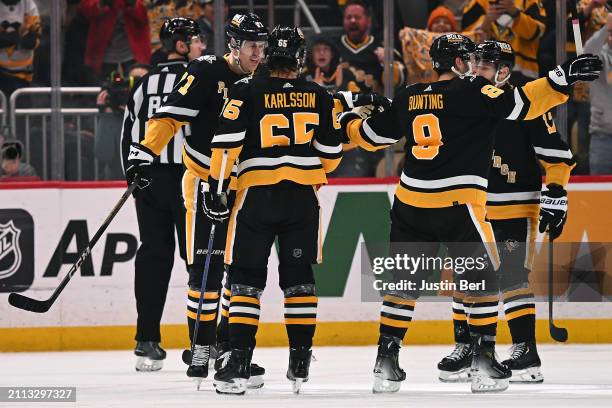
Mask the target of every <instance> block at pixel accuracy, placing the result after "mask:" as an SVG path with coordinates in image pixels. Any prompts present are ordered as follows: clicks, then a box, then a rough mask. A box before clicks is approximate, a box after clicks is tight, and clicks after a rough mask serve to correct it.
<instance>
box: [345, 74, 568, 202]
mask: <svg viewBox="0 0 612 408" xmlns="http://www.w3.org/2000/svg"><path fill="white" fill-rule="evenodd" d="M566 100H567V95H565V94H562V93H560V92H557V91H555V90H554V89H553V88H552V87H551V86H550V85H549V83H548V80H547V79H546V78H541V79H538V80H536V81H532V82H529V83H528V84H526V85H525V86H523V87H520V88H515V89H514V90H512V91H504V90H502V89H499V88H496V87H495V86H493V85H491V84H490V83H489V82H488V81H487V80H486V79H484V78H482V77H469V78H454V79H451V80H444V81H438V82H434V83H431V84H415V85H412V86H410V87H407V88H403V89H401V90H400V91H399V92H398V93H397V94H396V97H395V99H394V100H393V104H392V107H391V109H389V110H387V111H385V112H383V113H381V114H378V115H375V116H372V117H370V118H368V119H366V120H361V119H355V120H352V121H350V122H349V124H348V125H347V129H346V132H347V134H348V136H349V138H350V139H351V141H353V142H355V143H357V144H358V145H359V146H361V147H363V148H365V149H366V150H378V149H381V148H384V147H386V146H389V145H391V144H393V143H395V142H397V141H398V140H400V139H401V138H402V137H406V148H405V154H406V156H405V158H406V160H405V166H404V170H403V172H402V175H401V179H400V184H399V186H398V188H397V190H396V197H397V198H398V199H399V200H401V201H402V202H404V203H406V204H409V205H412V206H415V207H426V208H441V207H450V206H453V205H457V204H464V203H471V204H475V205H479V206H482V207H484V206H485V203H486V190H487V177H488V174H489V168H490V166H491V164H490V160H491V157H492V153H493V135H494V130H495V127H496V125H497V122H498V121H499V120H500V119H504V118H505V119H510V120H518V119H533V118H535V117H538V116H540V115H542V114H543V113H545V112H546V111H547V110H548V109H550V108H552V107H553V106H556V105H558V104H561V103H563V102H565V101H566Z"/></svg>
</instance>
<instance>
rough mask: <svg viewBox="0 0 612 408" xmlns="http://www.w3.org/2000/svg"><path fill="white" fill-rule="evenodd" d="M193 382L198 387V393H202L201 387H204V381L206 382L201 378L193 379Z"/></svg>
mask: <svg viewBox="0 0 612 408" xmlns="http://www.w3.org/2000/svg"><path fill="white" fill-rule="evenodd" d="M192 380H193V382H194V383H195V385H196V391H200V386H201V385H202V381H204V379H203V378H199V377H192Z"/></svg>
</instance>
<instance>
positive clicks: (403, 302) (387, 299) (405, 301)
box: [383, 295, 416, 307]
mask: <svg viewBox="0 0 612 408" xmlns="http://www.w3.org/2000/svg"><path fill="white" fill-rule="evenodd" d="M383 302H393V303H395V304H398V305H408V306H412V307H414V306H415V305H416V302H415V301H414V300H408V299H402V298H400V297H397V296H391V295H385V297H384V298H383Z"/></svg>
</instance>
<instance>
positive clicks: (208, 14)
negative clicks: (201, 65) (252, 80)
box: [195, 0, 229, 54]
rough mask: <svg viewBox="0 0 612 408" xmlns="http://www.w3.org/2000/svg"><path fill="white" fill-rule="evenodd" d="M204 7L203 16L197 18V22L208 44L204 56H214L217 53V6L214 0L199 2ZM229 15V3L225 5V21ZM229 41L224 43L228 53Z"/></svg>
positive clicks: (201, 0)
mask: <svg viewBox="0 0 612 408" xmlns="http://www.w3.org/2000/svg"><path fill="white" fill-rule="evenodd" d="M199 2H200V4H201V6H202V15H201V16H200V17H198V18H196V19H195V20H196V22H197V23H198V25H199V26H200V31H202V34H203V35H204V37H205V38H206V43H207V44H208V46H207V48H206V50H205V51H204V54H214V53H215V5H214V0H199ZM228 15H229V5H228V3H227V2H225V3H224V9H223V21H227V16H228ZM227 43H228V41H224V42H223V44H225V47H226V52H229V49H228V48H227Z"/></svg>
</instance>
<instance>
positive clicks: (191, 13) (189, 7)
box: [175, 0, 227, 20]
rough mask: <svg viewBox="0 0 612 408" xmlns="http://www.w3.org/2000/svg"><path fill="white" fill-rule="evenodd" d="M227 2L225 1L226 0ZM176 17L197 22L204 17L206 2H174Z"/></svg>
mask: <svg viewBox="0 0 612 408" xmlns="http://www.w3.org/2000/svg"><path fill="white" fill-rule="evenodd" d="M226 2H227V0H226ZM175 3H176V13H177V15H178V17H186V18H190V19H192V20H197V19H198V18H200V17H202V15H204V5H205V3H208V1H207V0H175Z"/></svg>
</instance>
